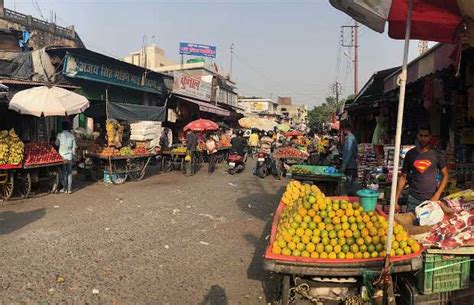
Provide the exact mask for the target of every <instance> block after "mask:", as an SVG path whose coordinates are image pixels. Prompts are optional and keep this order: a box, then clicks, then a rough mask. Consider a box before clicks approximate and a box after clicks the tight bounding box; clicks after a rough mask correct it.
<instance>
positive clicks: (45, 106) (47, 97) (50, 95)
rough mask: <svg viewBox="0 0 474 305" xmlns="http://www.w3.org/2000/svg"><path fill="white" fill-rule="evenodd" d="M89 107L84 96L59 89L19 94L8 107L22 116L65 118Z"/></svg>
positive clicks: (43, 87)
mask: <svg viewBox="0 0 474 305" xmlns="http://www.w3.org/2000/svg"><path fill="white" fill-rule="evenodd" d="M88 107H89V101H88V100H87V99H86V98H85V97H84V96H82V95H80V94H77V93H74V92H72V91H68V90H66V89H62V88H58V87H47V86H41V87H35V88H31V89H27V90H23V91H20V92H18V93H17V94H15V95H14V96H13V98H12V99H11V101H10V104H9V106H8V108H9V109H12V110H15V111H17V112H19V113H21V114H28V115H34V116H37V117H41V116H65V115H71V114H77V113H81V112H83V111H84V110H86V109H87V108H88Z"/></svg>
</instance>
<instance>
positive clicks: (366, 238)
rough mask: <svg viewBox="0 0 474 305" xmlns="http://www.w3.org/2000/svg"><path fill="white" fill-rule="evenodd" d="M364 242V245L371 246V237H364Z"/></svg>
mask: <svg viewBox="0 0 474 305" xmlns="http://www.w3.org/2000/svg"><path fill="white" fill-rule="evenodd" d="M364 240H365V244H366V245H370V244H372V237H370V236H366V237H364Z"/></svg>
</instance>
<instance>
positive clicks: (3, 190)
mask: <svg viewBox="0 0 474 305" xmlns="http://www.w3.org/2000/svg"><path fill="white" fill-rule="evenodd" d="M5 175H7V177H6V181H5V183H3V184H0V196H2V197H1V199H3V200H4V201H7V200H8V199H10V198H11V197H12V195H13V189H14V187H15V179H13V173H10V172H7V173H5Z"/></svg>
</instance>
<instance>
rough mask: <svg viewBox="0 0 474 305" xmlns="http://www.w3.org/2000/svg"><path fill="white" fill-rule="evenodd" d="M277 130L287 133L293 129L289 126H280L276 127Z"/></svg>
mask: <svg viewBox="0 0 474 305" xmlns="http://www.w3.org/2000/svg"><path fill="white" fill-rule="evenodd" d="M276 128H277V129H278V130H280V131H283V132H287V131H288V130H290V129H291V127H290V126H289V125H287V124H278V125H276Z"/></svg>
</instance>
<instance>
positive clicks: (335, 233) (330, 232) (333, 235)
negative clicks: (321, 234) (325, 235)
mask: <svg viewBox="0 0 474 305" xmlns="http://www.w3.org/2000/svg"><path fill="white" fill-rule="evenodd" d="M336 237H337V232H336V231H334V230H331V231H329V238H336Z"/></svg>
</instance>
